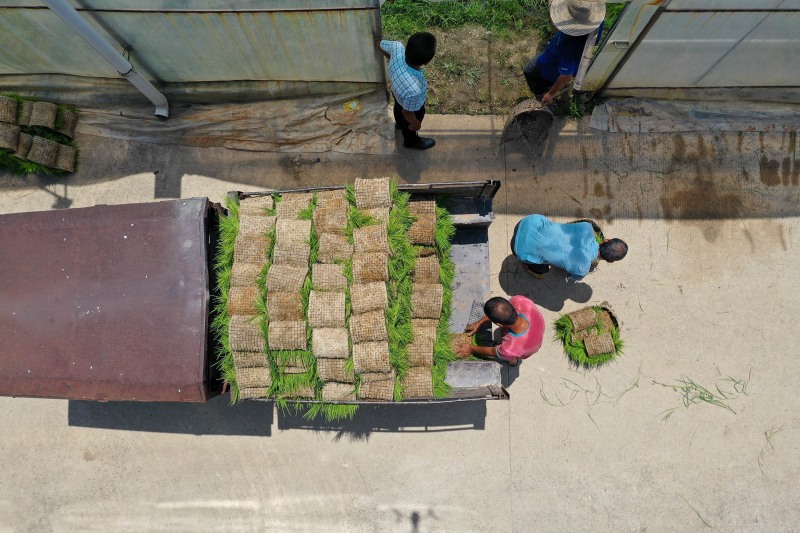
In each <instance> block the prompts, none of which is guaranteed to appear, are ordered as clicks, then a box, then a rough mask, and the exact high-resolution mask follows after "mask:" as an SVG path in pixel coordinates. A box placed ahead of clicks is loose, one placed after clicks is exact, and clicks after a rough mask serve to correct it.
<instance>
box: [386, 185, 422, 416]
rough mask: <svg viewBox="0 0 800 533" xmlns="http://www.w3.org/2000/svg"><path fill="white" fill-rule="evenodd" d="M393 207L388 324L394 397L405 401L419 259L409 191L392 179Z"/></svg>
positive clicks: (389, 231)
mask: <svg viewBox="0 0 800 533" xmlns="http://www.w3.org/2000/svg"><path fill="white" fill-rule="evenodd" d="M389 187H390V194H391V198H392V204H393V205H392V210H391V211H390V212H389V221H388V223H387V232H388V240H389V248H390V249H391V256H390V258H389V280H390V281H389V283H388V284H387V289H388V296H389V307H388V308H387V309H386V324H387V331H388V334H389V362H390V363H391V365H392V367H393V368H394V369H395V371H396V373H397V379H396V381H395V388H394V399H395V401H398V402H399V401H402V399H403V387H402V385H401V383H402V381H403V379H404V378H405V376H406V372H407V371H408V352H407V350H406V347H407V345H408V344H409V343H411V341H412V340H413V339H414V333H413V331H412V328H411V296H412V293H413V290H414V289H413V282H412V273H413V271H414V264H415V262H416V260H417V257H416V251H415V249H414V247H413V246H412V245H411V243H410V242H409V240H408V229H409V228H410V227H411V224H413V222H414V216H413V215H412V214H411V213H410V212H409V210H408V201H409V198H410V195H409V194H408V193H405V192H401V191H400V190H399V189H398V188H397V181H396V180H394V179H393V180H392V181H391V182H390V185H389Z"/></svg>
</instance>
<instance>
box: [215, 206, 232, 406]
mask: <svg viewBox="0 0 800 533" xmlns="http://www.w3.org/2000/svg"><path fill="white" fill-rule="evenodd" d="M225 206H226V208H227V210H228V216H223V217H220V220H219V232H220V235H219V245H218V247H217V252H216V255H215V257H214V270H215V272H216V275H217V287H216V289H217V294H216V296H215V299H214V302H213V304H212V317H211V331H212V333H213V335H214V338H215V339H216V341H217V343H218V346H219V347H220V348H219V352H218V353H217V354H216V356H217V360H216V362H215V364H216V365H217V368H219V370H220V372H221V374H222V378H223V380H224V381H225V383H227V384H228V385H229V386H230V390H231V403H235V402H237V401H238V400H239V387H238V386H237V385H236V371H235V369H234V365H233V352H232V351H231V346H230V337H229V329H228V328H229V325H230V316H229V314H228V292H229V289H230V280H231V269H232V268H233V248H234V244H235V242H236V235H237V234H238V233H239V202H238V200H237V199H236V198H232V197H227V198H225Z"/></svg>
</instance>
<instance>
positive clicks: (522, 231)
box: [513, 215, 600, 279]
mask: <svg viewBox="0 0 800 533" xmlns="http://www.w3.org/2000/svg"><path fill="white" fill-rule="evenodd" d="M599 250H600V247H599V245H598V244H597V241H596V240H595V238H594V229H593V228H592V225H591V224H589V223H588V222H577V223H573V224H559V223H557V222H553V221H552V220H550V219H548V218H547V217H544V216H542V215H530V216H527V217H525V218H523V219H522V221H521V222H520V223H519V227H518V228H517V238H516V240H515V241H514V250H513V252H514V255H516V256H517V257H518V258H519V259H520V260H521V261H522V262H524V263H537V264H548V265H553V266H557V267H558V268H561V269H563V270H566V271H567V272H569V274H570V276H572V277H573V278H575V279H582V278H583V277H584V276H585V275H586V274H588V273H589V270H590V269H591V268H592V262H593V261H594V260H595V259H597V253H598V252H599Z"/></svg>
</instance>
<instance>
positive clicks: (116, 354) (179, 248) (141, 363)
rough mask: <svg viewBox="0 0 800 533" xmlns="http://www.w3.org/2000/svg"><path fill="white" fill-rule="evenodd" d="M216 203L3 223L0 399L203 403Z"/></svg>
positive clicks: (11, 217) (18, 217)
mask: <svg viewBox="0 0 800 533" xmlns="http://www.w3.org/2000/svg"><path fill="white" fill-rule="evenodd" d="M213 212H214V204H211V203H210V202H209V200H208V198H193V199H182V200H170V201H160V202H149V203H140V204H122V205H98V206H93V207H86V208H76V209H69V210H61V211H42V212H33V213H15V214H8V215H0V257H2V262H3V267H4V268H3V272H2V274H0V279H2V281H3V282H2V283H0V341H2V343H3V350H2V351H0V395H5V396H22V397H38V398H62V399H80V400H83V399H86V400H98V401H174V402H205V401H207V400H208V399H209V398H210V397H212V396H214V395H216V394H219V392H220V387H219V383H217V381H216V380H215V377H214V375H213V372H214V370H213V368H212V365H210V364H209V363H210V361H211V360H212V358H214V357H215V355H216V354H215V352H214V350H213V347H212V344H210V343H209V339H210V335H209V331H208V330H209V328H208V323H209V303H210V292H209V282H210V270H209V255H211V254H210V253H209V251H210V250H211V246H213V245H214V244H213V239H212V238H211V236H212V233H213V231H211V229H213V225H214V223H213V218H211V219H210V216H211V217H213Z"/></svg>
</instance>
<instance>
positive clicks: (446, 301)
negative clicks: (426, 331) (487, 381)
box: [433, 196, 457, 398]
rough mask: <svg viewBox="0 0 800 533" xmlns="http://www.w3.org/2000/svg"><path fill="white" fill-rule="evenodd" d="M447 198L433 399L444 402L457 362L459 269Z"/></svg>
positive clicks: (442, 207)
mask: <svg viewBox="0 0 800 533" xmlns="http://www.w3.org/2000/svg"><path fill="white" fill-rule="evenodd" d="M446 205H447V198H445V197H443V196H438V197H437V198H436V254H437V256H438V258H439V283H441V284H442V315H441V317H439V327H438V328H437V329H436V344H434V347H433V396H434V397H435V398H445V397H447V396H448V395H449V394H450V389H451V387H450V385H448V384H447V382H446V380H445V379H446V377H447V365H448V363H450V362H452V361H455V360H456V359H457V355H456V353H455V352H454V351H453V347H452V345H451V342H450V315H451V314H452V312H453V280H454V279H455V276H456V267H455V264H454V263H453V260H452V258H451V257H450V253H451V251H452V244H451V241H452V239H453V235H455V232H456V228H455V226H454V225H453V222H452V220H450V212H449V211H448V210H447V207H446Z"/></svg>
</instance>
